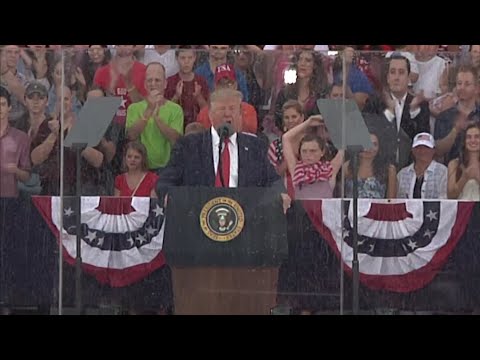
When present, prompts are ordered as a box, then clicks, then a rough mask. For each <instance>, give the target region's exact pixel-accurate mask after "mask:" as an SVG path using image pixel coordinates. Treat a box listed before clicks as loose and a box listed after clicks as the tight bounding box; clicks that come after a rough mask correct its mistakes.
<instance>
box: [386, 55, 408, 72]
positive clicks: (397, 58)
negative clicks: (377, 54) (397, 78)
mask: <svg viewBox="0 0 480 360" xmlns="http://www.w3.org/2000/svg"><path fill="white" fill-rule="evenodd" d="M393 60H404V61H405V62H406V64H407V73H408V75H410V71H411V67H410V60H408V58H406V57H405V56H403V55H401V54H400V53H398V52H394V53H393V54H392V56H390V58H389V59H388V60H387V68H386V72H385V74H388V72H389V71H390V63H391V62H392V61H393Z"/></svg>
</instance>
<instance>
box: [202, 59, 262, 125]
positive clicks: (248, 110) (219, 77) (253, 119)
mask: <svg viewBox="0 0 480 360" xmlns="http://www.w3.org/2000/svg"><path fill="white" fill-rule="evenodd" d="M225 88H229V89H233V90H238V83H237V79H236V76H235V70H234V69H233V66H231V65H229V64H222V65H219V66H217V68H216V69H215V90H219V89H225ZM197 122H199V123H201V124H202V125H203V126H204V127H205V128H206V129H208V128H209V127H210V126H211V121H210V118H209V116H208V107H204V108H203V109H202V110H200V112H199V114H198V116H197ZM257 127H258V119H257V111H256V110H255V108H254V107H253V106H252V105H250V104H248V103H246V102H245V101H242V131H243V132H247V133H251V134H256V133H257Z"/></svg>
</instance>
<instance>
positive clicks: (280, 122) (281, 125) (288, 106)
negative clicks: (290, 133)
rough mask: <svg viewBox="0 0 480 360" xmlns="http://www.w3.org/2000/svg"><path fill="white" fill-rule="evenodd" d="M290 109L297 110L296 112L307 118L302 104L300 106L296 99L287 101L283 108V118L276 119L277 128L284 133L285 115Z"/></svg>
mask: <svg viewBox="0 0 480 360" xmlns="http://www.w3.org/2000/svg"><path fill="white" fill-rule="evenodd" d="M288 109H295V111H296V112H298V113H299V114H300V115H303V116H304V117H305V111H304V110H303V106H302V104H300V102H299V101H297V100H294V99H291V100H287V101H286V102H285V104H283V106H282V116H281V117H275V126H276V127H277V128H278V129H279V130H280V131H282V132H283V131H284V128H285V123H284V121H283V114H284V113H285V111H287V110H288Z"/></svg>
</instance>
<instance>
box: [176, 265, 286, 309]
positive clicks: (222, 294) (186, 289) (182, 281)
mask: <svg viewBox="0 0 480 360" xmlns="http://www.w3.org/2000/svg"><path fill="white" fill-rule="evenodd" d="M172 271H173V289H174V290H173V293H174V297H175V314H176V315H269V314H270V309H271V308H273V307H274V306H275V305H276V295H277V281H278V267H268V268H265V267H262V268H245V267H235V268H225V267H195V268H192V267H182V268H180V267H172Z"/></svg>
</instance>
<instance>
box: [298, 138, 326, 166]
mask: <svg viewBox="0 0 480 360" xmlns="http://www.w3.org/2000/svg"><path fill="white" fill-rule="evenodd" d="M312 141H315V142H316V143H317V144H318V146H319V148H320V150H322V151H323V155H322V157H321V159H320V161H326V160H327V159H326V143H325V140H323V139H322V138H321V137H320V136H318V135H316V134H307V135H305V136H304V137H303V138H302V141H300V146H299V147H298V156H299V157H301V156H300V155H301V150H302V146H303V144H305V143H307V142H312Z"/></svg>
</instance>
